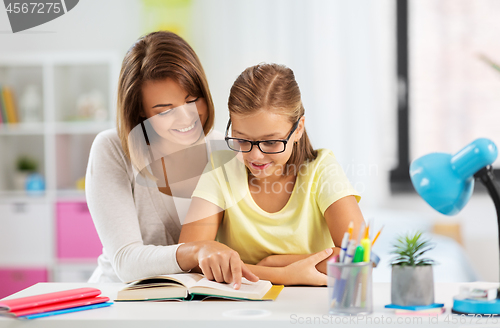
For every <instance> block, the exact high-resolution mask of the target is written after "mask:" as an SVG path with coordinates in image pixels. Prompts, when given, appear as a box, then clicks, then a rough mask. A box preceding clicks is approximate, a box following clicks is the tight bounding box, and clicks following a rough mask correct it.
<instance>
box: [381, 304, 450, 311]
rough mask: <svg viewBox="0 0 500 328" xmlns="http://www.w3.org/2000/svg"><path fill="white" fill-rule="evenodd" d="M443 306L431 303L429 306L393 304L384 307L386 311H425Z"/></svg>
mask: <svg viewBox="0 0 500 328" xmlns="http://www.w3.org/2000/svg"><path fill="white" fill-rule="evenodd" d="M443 306H444V304H443V303H433V304H430V305H408V306H403V305H395V304H387V305H386V306H385V307H386V308H388V309H400V310H411V311H422V310H427V309H434V308H440V307H443Z"/></svg>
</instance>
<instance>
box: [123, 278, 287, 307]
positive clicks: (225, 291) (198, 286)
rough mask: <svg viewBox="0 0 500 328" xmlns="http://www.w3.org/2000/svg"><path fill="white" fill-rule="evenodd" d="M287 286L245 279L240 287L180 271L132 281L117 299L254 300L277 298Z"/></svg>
mask: <svg viewBox="0 0 500 328" xmlns="http://www.w3.org/2000/svg"><path fill="white" fill-rule="evenodd" d="M282 289H283V286H273V285H272V284H271V282H269V281H267V280H259V281H257V282H250V281H248V280H246V279H245V278H243V279H242V282H241V287H240V289H238V290H236V289H234V288H233V284H225V283H218V282H214V281H210V280H208V279H207V278H205V277H204V276H203V275H202V274H198V273H179V274H168V275H161V276H155V277H149V278H145V279H140V280H137V281H134V282H131V283H129V284H128V285H127V287H125V288H124V289H122V290H120V291H119V292H118V295H117V297H116V301H154V300H169V299H172V300H183V301H191V300H203V299H206V298H225V299H234V300H250V301H274V300H275V299H276V297H278V295H279V293H280V292H281V290H282Z"/></svg>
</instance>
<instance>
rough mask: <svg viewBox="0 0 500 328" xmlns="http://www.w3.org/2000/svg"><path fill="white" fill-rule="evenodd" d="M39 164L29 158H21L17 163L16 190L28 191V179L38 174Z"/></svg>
mask: <svg viewBox="0 0 500 328" xmlns="http://www.w3.org/2000/svg"><path fill="white" fill-rule="evenodd" d="M37 168H38V163H37V161H36V159H34V158H32V157H29V156H21V157H19V158H18V159H17V162H16V174H15V175H14V188H15V189H17V190H25V189H26V179H27V178H28V176H29V175H30V174H32V173H34V172H36V170H37Z"/></svg>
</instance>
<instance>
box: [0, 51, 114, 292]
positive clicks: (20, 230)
mask: <svg viewBox="0 0 500 328" xmlns="http://www.w3.org/2000/svg"><path fill="white" fill-rule="evenodd" d="M119 69H120V58H119V57H118V56H116V55H114V54H110V53H86V54H85V53H78V54H72V53H57V54H53V53H52V54H49V53H47V54H36V55H20V56H9V57H0V86H4V85H8V86H9V87H10V88H11V89H12V90H13V91H14V95H15V97H16V103H17V110H18V116H20V117H21V122H20V123H17V124H8V123H7V124H6V123H2V124H0V154H1V155H0V248H1V249H3V250H4V251H2V252H0V270H1V269H2V268H12V267H15V268H46V269H47V272H48V280H49V281H64V280H71V279H81V280H84V279H86V278H87V276H88V274H89V272H91V269H93V268H94V267H95V265H96V261H95V259H93V260H92V261H89V260H88V259H86V260H78V259H76V260H74V261H68V260H61V258H60V256H58V250H57V231H56V224H57V223H56V211H57V210H56V207H57V206H56V205H57V204H58V202H65V201H72V202H82V203H84V202H85V194H84V192H83V191H82V190H78V189H77V188H76V181H77V180H78V179H80V178H83V177H84V176H85V170H86V166H87V162H88V155H89V151H90V147H91V145H92V142H93V140H94V138H95V136H96V135H97V134H98V133H99V132H100V131H103V130H106V129H109V128H112V127H114V126H115V118H116V116H115V108H116V90H117V82H118V75H119ZM29 85H35V86H37V88H38V90H40V96H41V102H42V103H41V106H40V113H39V114H38V115H37V116H38V117H39V121H36V122H23V121H22V117H23V113H22V112H21V106H20V103H19V100H20V98H21V97H22V95H23V93H24V92H25V90H26V88H27V87H28V86H29ZM89 94H93V95H94V96H96V94H97V96H98V97H100V99H102V103H103V109H104V112H101V114H100V117H101V119H99V120H95V119H86V120H82V116H81V113H80V112H79V111H78V106H77V103H78V101H79V99H80V101H81V96H82V95H89ZM94 99H95V97H94ZM80 108H81V106H80ZM103 116H105V118H104V119H103V118H102V117H103ZM22 155H29V156H30V157H33V158H35V159H36V160H37V162H38V173H40V174H42V175H43V177H44V180H45V186H46V188H45V191H44V192H43V193H40V194H37V195H30V194H28V193H27V192H26V191H22V190H16V189H15V188H14V176H15V172H16V169H15V163H16V160H17V159H18V158H19V157H20V156H22ZM82 247H84V245H82ZM1 279H2V276H1V275H0V280H1ZM1 284H2V281H0V285H1Z"/></svg>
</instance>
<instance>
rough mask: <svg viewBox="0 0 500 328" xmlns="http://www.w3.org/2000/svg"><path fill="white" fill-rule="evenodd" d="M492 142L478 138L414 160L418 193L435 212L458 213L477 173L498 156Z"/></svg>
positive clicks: (412, 170) (467, 198) (414, 178)
mask: <svg viewBox="0 0 500 328" xmlns="http://www.w3.org/2000/svg"><path fill="white" fill-rule="evenodd" d="M497 155H498V150H497V147H496V145H495V144H494V143H493V141H491V140H489V139H485V138H480V139H476V140H474V141H473V142H471V143H470V144H468V145H467V146H465V147H464V148H463V149H461V150H460V151H459V152H458V153H456V154H454V155H451V154H445V153H431V154H427V155H424V156H422V157H420V158H417V159H416V160H414V161H413V162H412V163H411V165H410V178H411V182H412V183H413V187H414V188H415V190H416V191H417V193H418V194H419V195H420V196H421V197H422V198H423V199H424V200H425V201H426V202H427V203H428V204H429V205H430V206H432V207H433V208H434V209H435V210H436V211H438V212H440V213H442V214H446V215H455V214H457V213H458V212H460V211H461V210H462V208H463V207H464V206H465V205H466V204H467V202H468V201H469V198H470V196H471V195H472V192H473V190H474V174H475V173H476V172H477V171H479V170H481V169H482V168H483V167H485V166H487V165H491V164H492V163H493V162H494V161H495V160H496V158H497Z"/></svg>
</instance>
